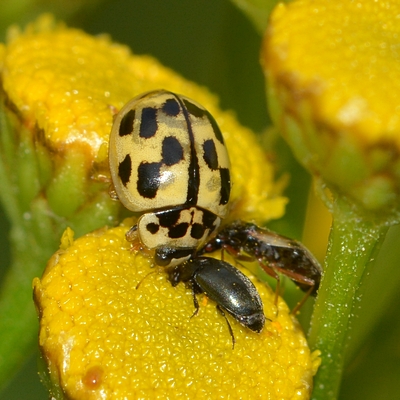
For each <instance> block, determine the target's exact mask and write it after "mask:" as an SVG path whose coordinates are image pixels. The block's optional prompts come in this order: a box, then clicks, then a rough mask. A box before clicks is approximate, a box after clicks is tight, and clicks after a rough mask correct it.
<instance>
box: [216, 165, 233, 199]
mask: <svg viewBox="0 0 400 400" xmlns="http://www.w3.org/2000/svg"><path fill="white" fill-rule="evenodd" d="M219 173H220V176H221V198H220V201H219V204H227V203H228V201H229V196H230V194H231V176H230V173H229V169H228V168H220V170H219Z"/></svg>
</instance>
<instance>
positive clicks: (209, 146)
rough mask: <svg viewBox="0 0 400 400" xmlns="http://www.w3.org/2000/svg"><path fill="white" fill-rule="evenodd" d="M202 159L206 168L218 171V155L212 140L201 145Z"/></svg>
mask: <svg viewBox="0 0 400 400" xmlns="http://www.w3.org/2000/svg"><path fill="white" fill-rule="evenodd" d="M203 158H204V161H205V162H206V164H207V165H208V168H210V169H211V170H213V171H215V170H216V169H218V154H217V149H216V148H215V143H214V140H212V139H209V140H206V141H205V142H204V143H203Z"/></svg>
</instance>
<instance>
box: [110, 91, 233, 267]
mask: <svg viewBox="0 0 400 400" xmlns="http://www.w3.org/2000/svg"><path fill="white" fill-rule="evenodd" d="M109 166H110V172H111V179H112V182H113V185H114V188H115V194H116V197H118V199H119V200H120V201H121V203H122V204H123V205H124V206H125V207H126V208H127V209H128V210H130V211H133V212H136V213H140V217H139V218H138V221H137V224H136V225H135V226H133V227H132V228H131V229H130V230H129V231H128V232H127V235H126V237H127V239H128V240H129V241H138V242H139V244H140V247H141V248H143V250H145V251H146V252H150V253H151V254H153V252H154V261H155V263H156V264H157V265H160V266H164V267H170V266H174V265H178V264H180V263H182V262H183V261H185V260H188V259H189V258H190V257H191V256H192V255H193V254H194V253H195V252H196V250H197V249H198V248H200V247H201V246H203V245H204V244H205V243H206V241H207V238H208V237H209V236H210V235H211V234H212V233H213V232H215V231H216V230H217V228H218V227H219V225H220V223H221V220H222V219H223V218H224V217H225V216H226V214H227V213H228V202H229V196H230V191H231V180H230V170H229V167H230V163H229V157H228V152H227V150H226V147H225V144H224V139H223V137H222V133H221V131H220V129H219V127H218V125H217V123H216V122H215V120H214V118H213V117H212V115H211V114H210V113H209V112H208V111H207V110H206V109H205V108H204V107H202V106H201V105H200V104H198V103H197V102H195V101H194V100H191V99H189V98H188V97H186V96H182V95H178V94H175V93H172V92H169V91H166V90H155V91H151V92H147V93H144V94H141V95H139V96H137V97H135V98H134V99H132V100H130V101H129V102H128V103H127V104H126V105H125V106H124V107H123V108H122V109H121V110H120V111H119V113H118V114H117V115H116V117H115V120H114V123H113V127H112V130H111V134H110V141H109Z"/></svg>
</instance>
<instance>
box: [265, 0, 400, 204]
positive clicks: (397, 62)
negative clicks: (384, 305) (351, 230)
mask: <svg viewBox="0 0 400 400" xmlns="http://www.w3.org/2000/svg"><path fill="white" fill-rule="evenodd" d="M398 4H399V3H398V2H397V1H395V0H392V1H382V2H376V1H363V2H352V1H335V2H330V1H325V0H318V1H296V2H293V4H291V5H290V6H285V5H283V4H281V5H279V6H278V7H277V8H276V9H275V11H274V13H273V14H272V17H271V23H270V25H269V27H268V29H267V32H266V35H265V40H264V48H263V54H262V61H263V64H264V66H265V72H266V75H267V78H268V83H269V86H268V89H267V90H268V93H269V105H270V111H271V114H272V116H273V118H274V120H275V122H276V124H277V125H278V126H279V127H280V128H281V130H282V133H283V134H284V136H285V138H286V139H287V140H288V142H289V143H290V144H291V146H292V149H293V151H294V152H295V154H296V156H297V157H298V159H299V160H300V161H301V162H302V163H303V164H304V165H305V166H306V167H307V168H308V169H309V170H310V171H312V173H313V174H314V175H316V176H320V177H321V178H322V179H323V180H324V183H325V184H328V185H329V186H330V187H332V188H333V190H335V191H339V192H340V193H343V194H345V195H346V196H350V197H352V198H353V199H354V200H355V201H357V202H359V203H361V205H362V206H363V207H365V208H367V209H368V210H372V211H380V212H387V211H388V210H389V209H392V210H393V211H398V204H399V201H398V196H399V193H400V188H399V173H398V165H399V157H398V154H399V149H400V139H399V138H400V135H399V132H400V110H399V106H398V104H399V90H398V89H397V86H398V85H399V79H398V77H399V74H400V55H399V52H398V51H397V46H398V29H397V27H398V21H397V14H398V11H399V9H398Z"/></svg>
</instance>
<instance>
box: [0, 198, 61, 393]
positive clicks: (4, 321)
mask: <svg viewBox="0 0 400 400" xmlns="http://www.w3.org/2000/svg"><path fill="white" fill-rule="evenodd" d="M31 206H32V211H31V213H30V218H27V219H26V220H25V221H24V223H23V224H22V226H21V225H20V226H17V225H14V226H13V228H12V230H11V246H12V257H13V262H12V265H11V266H10V268H9V270H8V273H7V275H6V277H5V280H4V281H3V282H2V286H1V292H0V315H1V318H0V339H1V340H0V355H1V356H0V372H1V373H0V388H1V387H2V386H3V385H4V384H5V383H6V382H7V380H8V379H9V378H10V377H11V376H12V375H13V374H14V373H15V371H16V370H17V369H18V367H19V366H20V365H21V363H22V362H23V361H24V360H25V359H26V356H27V354H30V353H31V352H32V351H33V349H34V346H35V343H36V342H37V340H38V339H37V332H38V325H37V315H36V312H35V307H34V305H33V301H32V279H33V277H35V276H41V274H42V272H43V269H44V267H45V266H46V263H47V261H48V259H49V257H50V255H51V254H52V253H53V252H54V250H55V249H56V248H57V244H58V238H59V237H60V233H59V232H55V229H54V226H53V221H52V219H51V218H50V217H48V215H49V212H48V206H47V203H46V201H45V200H44V199H41V198H38V199H36V200H35V201H33V202H32V205H31Z"/></svg>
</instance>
